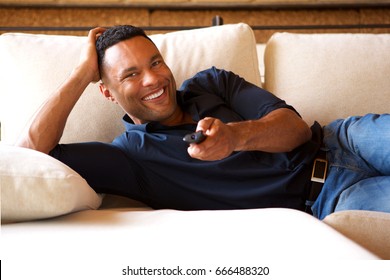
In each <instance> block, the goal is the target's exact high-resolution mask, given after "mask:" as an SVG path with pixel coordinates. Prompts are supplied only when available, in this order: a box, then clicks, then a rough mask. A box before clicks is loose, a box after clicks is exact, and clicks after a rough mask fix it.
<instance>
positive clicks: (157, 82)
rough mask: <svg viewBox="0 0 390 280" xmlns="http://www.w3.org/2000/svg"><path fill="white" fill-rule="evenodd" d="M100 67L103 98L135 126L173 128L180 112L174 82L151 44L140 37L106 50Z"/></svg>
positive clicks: (170, 73)
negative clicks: (125, 114)
mask: <svg viewBox="0 0 390 280" xmlns="http://www.w3.org/2000/svg"><path fill="white" fill-rule="evenodd" d="M103 63H104V64H103V73H101V74H102V80H103V82H104V84H103V86H101V90H102V92H103V94H105V95H106V97H108V98H109V99H111V100H113V101H115V102H117V103H118V104H119V105H120V106H121V107H122V109H123V110H124V111H125V112H126V113H127V114H128V115H129V116H130V118H131V119H132V120H133V121H134V123H135V124H141V123H146V122H150V121H158V122H160V123H162V124H166V125H169V124H174V121H175V118H176V117H177V115H178V114H179V112H180V108H179V107H178V106H177V103H176V84H175V80H174V77H173V75H172V72H171V70H170V69H169V68H168V66H167V65H166V64H165V62H164V60H163V58H162V56H161V54H160V52H159V50H158V49H157V48H156V46H155V45H154V44H153V43H152V42H150V41H149V40H148V39H146V38H144V37H142V36H137V37H134V38H131V39H128V40H125V41H122V42H120V43H118V44H116V45H114V46H112V47H110V48H108V49H107V50H106V53H105V59H104V62H103ZM104 91H105V92H104Z"/></svg>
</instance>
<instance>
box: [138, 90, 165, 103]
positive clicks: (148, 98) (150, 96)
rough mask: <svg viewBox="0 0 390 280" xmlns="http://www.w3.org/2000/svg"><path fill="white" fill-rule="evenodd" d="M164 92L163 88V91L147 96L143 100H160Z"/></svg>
mask: <svg viewBox="0 0 390 280" xmlns="http://www.w3.org/2000/svg"><path fill="white" fill-rule="evenodd" d="M164 91H165V90H164V89H163V88H162V89H160V90H159V91H157V92H155V93H152V94H149V95H148V96H145V97H144V98H142V100H144V101H150V100H153V99H156V98H159V97H160V96H161V95H163V93H164Z"/></svg>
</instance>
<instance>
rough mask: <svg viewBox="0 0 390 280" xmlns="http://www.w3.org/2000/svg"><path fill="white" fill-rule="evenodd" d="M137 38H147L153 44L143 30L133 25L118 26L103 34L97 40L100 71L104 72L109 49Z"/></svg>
mask: <svg viewBox="0 0 390 280" xmlns="http://www.w3.org/2000/svg"><path fill="white" fill-rule="evenodd" d="M136 36H142V37H145V38H146V39H148V40H149V41H151V42H152V43H153V41H152V40H151V39H150V38H149V37H148V36H147V35H146V33H145V31H144V30H143V29H142V28H139V27H136V26H132V25H117V26H114V27H111V28H108V29H107V30H106V31H104V32H103V34H102V35H101V36H99V37H98V39H97V40H96V51H97V56H98V65H99V70H100V71H101V70H102V64H103V60H104V55H105V53H106V50H107V49H108V48H109V47H112V46H113V45H115V44H117V43H119V42H122V41H125V40H128V39H131V38H134V37H136Z"/></svg>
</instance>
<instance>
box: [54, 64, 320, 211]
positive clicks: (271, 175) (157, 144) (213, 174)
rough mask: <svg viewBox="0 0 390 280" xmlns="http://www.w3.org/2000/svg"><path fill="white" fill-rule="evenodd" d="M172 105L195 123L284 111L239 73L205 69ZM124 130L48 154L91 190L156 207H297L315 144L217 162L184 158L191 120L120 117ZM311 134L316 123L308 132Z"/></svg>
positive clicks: (301, 200) (243, 154)
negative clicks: (107, 139) (163, 121)
mask: <svg viewBox="0 0 390 280" xmlns="http://www.w3.org/2000/svg"><path fill="white" fill-rule="evenodd" d="M177 101H178V104H179V105H180V106H181V107H182V108H183V109H184V110H185V111H187V112H189V113H190V114H191V115H192V117H193V119H194V120H195V121H198V120H200V119H202V118H204V117H215V118H218V119H220V120H222V121H223V122H233V121H241V120H251V119H258V118H261V117H262V116H264V115H266V114H267V113H269V112H271V111H273V110H275V109H278V108H289V109H291V110H294V109H293V108H292V107H291V106H289V105H287V104H286V103H285V102H284V101H282V100H280V99H279V98H277V97H276V96H274V95H273V94H271V93H269V92H267V91H265V90H263V89H261V88H259V87H257V86H255V85H253V84H251V83H248V82H246V81H245V80H244V79H242V78H240V77H239V76H237V75H235V74H233V73H231V72H227V71H223V70H219V69H216V68H211V69H208V70H205V71H202V72H200V73H198V74H197V75H195V76H194V77H193V78H191V79H189V80H187V81H185V82H184V84H183V85H182V87H181V88H180V89H179V90H178V92H177ZM124 123H125V126H126V131H125V132H124V133H123V134H122V135H120V136H119V137H117V138H116V139H115V140H114V141H113V143H111V144H105V143H96V142H94V143H79V144H68V145H58V146H57V147H56V148H55V149H54V150H53V151H52V153H51V154H52V155H53V156H54V157H56V158H58V159H59V160H61V161H63V162H64V163H66V164H68V165H69V166H70V167H72V168H73V169H75V170H76V171H77V172H79V173H80V175H82V176H83V177H84V178H86V180H87V181H88V183H89V184H90V185H91V187H92V188H94V189H95V191H97V192H100V193H112V194H118V195H123V196H128V197H131V198H134V199H137V200H140V201H143V202H144V203H146V204H148V205H149V206H151V207H153V208H156V209H159V208H170V209H181V210H196V209H240V208H263V207H287V208H295V209H303V204H304V192H305V185H306V184H307V183H308V179H309V173H310V167H311V166H310V165H311V162H312V160H313V158H314V155H315V153H316V151H317V150H318V147H319V144H318V143H317V141H309V142H307V143H305V144H304V145H302V146H300V147H298V148H297V149H295V150H294V151H292V152H289V153H266V152H259V151H251V152H234V153H233V154H232V155H230V156H229V157H227V158H225V159H223V160H219V161H201V160H197V159H194V158H191V157H190V156H189V155H188V153H187V147H188V145H187V144H186V143H185V142H184V141H183V140H182V139H183V136H184V135H185V134H187V133H190V132H193V131H194V130H195V128H196V125H194V124H188V125H180V126H163V125H161V124H159V123H156V122H151V123H147V124H142V125H135V124H134V123H133V122H132V121H131V120H130V118H129V117H128V116H125V117H124ZM313 132H314V138H316V137H318V134H319V133H320V127H319V126H317V127H315V129H314V130H313Z"/></svg>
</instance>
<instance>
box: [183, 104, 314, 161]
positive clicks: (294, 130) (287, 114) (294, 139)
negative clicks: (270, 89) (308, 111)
mask: <svg viewBox="0 0 390 280" xmlns="http://www.w3.org/2000/svg"><path fill="white" fill-rule="evenodd" d="M198 130H203V131H204V133H205V134H206V136H207V139H206V140H205V141H203V142H202V143H201V144H198V145H193V144H192V145H191V146H190V147H189V148H188V153H189V154H190V155H191V156H192V157H194V158H198V159H202V160H219V159H223V158H225V157H227V156H229V155H230V154H231V153H232V152H234V151H264V152H289V151H291V150H293V149H294V148H296V147H298V146H299V145H301V144H303V143H305V142H307V141H308V140H310V138H311V130H310V128H309V127H308V125H307V124H306V123H305V122H304V121H303V120H302V119H301V118H300V117H299V116H298V115H297V114H296V113H295V112H294V111H292V110H290V109H286V108H281V109H276V110H274V111H272V112H270V113H269V114H267V115H265V116H264V117H262V118H260V119H258V120H253V121H243V122H234V123H227V124H224V123H222V122H221V121H220V120H218V119H215V118H205V119H203V120H201V121H199V123H198V126H197V131H198Z"/></svg>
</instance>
